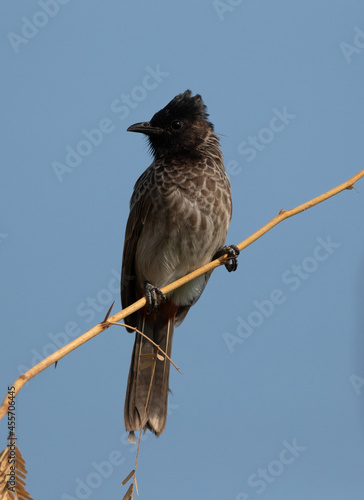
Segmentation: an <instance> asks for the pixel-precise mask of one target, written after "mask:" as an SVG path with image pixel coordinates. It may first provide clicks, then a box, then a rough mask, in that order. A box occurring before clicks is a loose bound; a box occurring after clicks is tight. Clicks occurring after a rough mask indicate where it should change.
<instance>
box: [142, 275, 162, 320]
mask: <svg viewBox="0 0 364 500" xmlns="http://www.w3.org/2000/svg"><path fill="white" fill-rule="evenodd" d="M144 290H145V299H146V301H147V305H148V313H151V312H152V311H154V310H155V309H157V307H158V306H159V304H160V303H161V302H162V301H163V300H166V296H165V295H164V293H163V292H161V290H160V289H159V288H157V287H156V286H153V285H152V284H151V283H148V281H146V282H145V283H144Z"/></svg>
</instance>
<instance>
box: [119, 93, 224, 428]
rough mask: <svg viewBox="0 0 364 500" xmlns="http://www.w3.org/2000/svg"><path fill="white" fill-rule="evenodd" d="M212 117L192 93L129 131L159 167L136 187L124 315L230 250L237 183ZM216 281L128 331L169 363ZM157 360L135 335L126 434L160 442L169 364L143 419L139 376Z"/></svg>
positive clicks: (174, 298) (169, 302)
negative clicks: (189, 317) (144, 432)
mask: <svg viewBox="0 0 364 500" xmlns="http://www.w3.org/2000/svg"><path fill="white" fill-rule="evenodd" d="M207 117H208V115H207V112H206V108H205V106H204V104H203V102H202V99H201V97H200V96H198V95H197V96H192V95H191V92H190V91H186V92H184V93H183V94H180V95H178V96H176V97H175V98H174V99H173V100H172V101H171V102H170V103H169V104H168V105H167V106H166V107H165V108H163V109H162V110H161V111H159V112H158V113H156V114H155V115H154V117H153V118H152V120H151V121H150V122H149V123H140V124H136V125H135V126H132V127H130V130H132V131H137V132H143V133H145V134H147V135H148V139H149V143H150V148H151V151H152V153H153V156H154V161H153V163H152V164H151V165H150V167H149V168H147V170H146V171H145V172H144V173H143V174H142V175H141V176H140V177H139V179H138V181H137V182H136V184H135V187H134V192H133V195H132V198H131V202H130V215H129V219H128V222H127V227H126V234H125V244H124V253H123V266H122V278H121V297H122V305H123V307H127V306H128V305H130V304H131V303H133V302H134V301H136V300H137V299H139V298H140V297H141V296H143V295H144V285H145V282H148V283H150V284H152V285H153V286H155V287H157V288H162V287H164V286H165V285H167V284H169V283H172V282H173V281H175V280H176V279H178V278H180V277H182V276H184V275H185V274H187V273H189V272H191V271H193V270H195V269H196V268H198V267H200V266H202V265H204V264H207V263H208V262H210V261H211V260H212V258H213V256H214V255H215V254H216V252H217V251H218V250H219V249H220V248H221V247H222V246H223V245H224V242H225V238H226V234H227V230H228V227H229V223H230V220H231V213H232V204H231V195H230V183H229V180H228V177H227V175H226V173H225V168H224V164H223V158H222V154H221V151H220V147H219V141H218V138H217V136H216V134H215V133H214V129H213V125H212V124H211V123H210V122H209V121H207ZM177 122H178V123H177ZM179 125H180V126H179ZM176 127H178V128H176ZM209 277H210V274H206V275H204V276H202V277H200V278H197V279H195V280H193V281H192V282H190V283H188V284H186V285H184V286H183V287H181V288H179V289H177V290H175V291H174V292H171V293H170V294H169V295H168V296H167V299H166V301H164V302H163V303H162V304H161V305H160V306H159V308H158V309H157V310H155V311H153V312H152V313H150V314H147V311H146V309H144V310H141V311H138V312H136V313H134V314H133V315H131V316H129V317H128V318H126V323H127V324H129V325H131V326H135V327H137V328H138V329H140V330H142V331H143V333H145V334H146V335H148V336H149V337H150V338H152V340H154V342H156V343H158V344H160V347H161V348H162V349H163V350H165V351H166V352H167V354H168V355H169V356H170V354H171V347H172V338H173V329H174V326H175V324H178V323H180V322H181V321H182V320H183V319H184V317H185V316H186V314H187V312H188V310H189V308H190V307H191V305H193V304H194V303H195V302H196V301H197V300H198V298H199V297H200V295H201V293H202V291H203V289H204V288H205V286H206V283H207V281H208V279H209ZM150 352H155V348H154V347H153V346H152V345H151V343H150V342H148V341H146V340H145V339H142V337H141V336H140V335H139V334H136V340H135V345H134V350H133V355H132V362H131V367H130V372H129V379H128V388H127V394H126V400H125V414H124V416H125V426H126V429H127V430H129V431H135V430H139V429H141V428H144V427H146V428H149V429H150V430H152V431H153V432H154V433H155V434H156V435H159V434H161V433H162V432H163V430H164V428H165V424H166V415H167V399H168V377H169V362H168V361H167V360H165V361H157V365H156V370H155V374H154V380H153V384H152V389H151V395H150V400H149V403H148V406H147V410H146V412H144V409H145V405H146V400H147V394H148V389H149V384H150V379H151V374H152V368H147V369H145V370H142V371H140V354H141V353H144V354H145V353H150ZM144 413H145V415H144Z"/></svg>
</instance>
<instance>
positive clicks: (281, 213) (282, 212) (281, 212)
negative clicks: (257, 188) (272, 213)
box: [278, 208, 287, 215]
mask: <svg viewBox="0 0 364 500" xmlns="http://www.w3.org/2000/svg"><path fill="white" fill-rule="evenodd" d="M286 212H287V210H285V209H284V208H281V210H280V212H279V214H278V215H283V214H285V213H286Z"/></svg>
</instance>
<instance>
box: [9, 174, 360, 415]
mask: <svg viewBox="0 0 364 500" xmlns="http://www.w3.org/2000/svg"><path fill="white" fill-rule="evenodd" d="M362 177H364V170H361V171H360V172H358V173H357V174H356V175H354V176H353V177H352V178H351V179H349V180H348V181H346V182H344V183H343V184H340V185H339V186H337V187H335V188H334V189H331V190H330V191H327V192H326V193H324V194H322V195H320V196H317V198H314V199H313V200H310V201H308V202H306V203H303V204H302V205H299V206H298V207H296V208H293V209H291V210H287V211H285V210H283V209H282V210H281V211H280V212H279V214H278V215H277V216H276V217H274V219H272V220H271V221H270V222H268V224H266V225H265V226H263V227H262V228H261V229H259V230H258V231H256V232H255V233H254V234H252V235H251V236H249V238H247V239H246V240H244V241H242V242H241V243H239V245H237V247H238V248H239V250H243V249H244V248H246V247H247V246H249V245H251V244H252V243H253V242H254V241H256V240H257V239H259V238H260V237H261V236H263V235H264V234H265V233H267V232H268V231H269V230H270V229H272V228H273V227H274V226H276V225H277V224H279V223H280V222H282V221H283V220H285V219H288V218H289V217H292V216H293V215H296V214H298V213H300V212H303V211H305V210H307V209H309V208H311V207H313V206H315V205H318V204H319V203H321V202H323V201H325V200H327V199H329V198H331V197H332V196H335V195H336V194H338V193H340V192H341V191H344V190H345V189H353V187H354V184H355V182H357V181H358V180H359V179H361V178H362ZM226 258H227V256H222V257H219V258H218V259H216V260H214V261H212V262H210V263H209V264H206V265H205V266H203V267H200V268H199V269H197V270H196V271H194V272H192V273H190V274H188V275H187V276H184V277H183V278H180V279H179V280H177V281H175V282H174V283H171V284H170V285H167V286H165V287H164V288H162V290H161V291H162V292H163V293H164V294H167V293H169V292H171V291H172V290H175V289H176V288H179V287H180V286H182V285H184V284H185V283H188V282H189V281H192V280H193V279H194V278H197V277H198V276H201V275H202V274H205V273H206V272H208V271H212V270H213V269H215V268H216V267H218V266H221V265H222V264H224V263H225V262H226ZM145 305H146V300H145V298H144V297H143V298H142V299H140V300H138V301H137V302H134V304H132V305H131V306H129V307H127V308H125V309H123V310H122V311H120V312H118V313H116V314H114V315H113V316H112V317H111V318H110V319H108V315H107V317H106V318H105V321H103V322H102V323H100V324H98V325H96V326H94V327H93V328H91V330H89V331H88V332H86V333H84V334H83V335H81V336H80V337H78V338H77V339H75V340H73V341H72V342H70V343H69V344H67V345H65V346H64V347H62V348H61V349H59V350H58V351H56V352H54V353H53V354H51V355H50V356H48V357H47V358H45V359H43V360H42V361H41V362H40V363H38V364H37V365H35V366H33V367H32V368H30V370H28V371H27V372H25V373H23V375H20V377H18V378H17V380H16V381H15V382H14V384H13V386H14V387H15V395H17V394H18V392H19V391H20V389H21V388H22V387H23V386H24V385H25V384H26V383H27V382H29V380H31V379H32V378H33V377H35V376H36V375H38V373H40V372H42V371H43V370H45V369H46V368H48V366H50V365H52V364H53V363H56V362H57V361H58V360H60V359H61V358H63V357H64V356H66V355H67V354H69V353H70V352H72V351H73V350H74V349H77V347H80V346H81V345H82V344H84V343H85V342H88V341H89V340H90V339H92V338H93V337H95V336H96V335H98V334H99V333H101V332H103V331H104V330H106V329H107V328H109V327H110V326H111V325H112V324H114V323H116V322H118V321H120V320H122V319H123V318H125V317H127V316H129V315H130V314H132V313H134V312H135V311H138V310H139V309H141V308H142V307H144V306H145ZM6 413H7V397H5V399H4V402H3V403H2V406H1V408H0V419H1V418H2V417H3V416H4V415H5V414H6Z"/></svg>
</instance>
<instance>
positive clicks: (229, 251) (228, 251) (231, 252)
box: [213, 245, 240, 273]
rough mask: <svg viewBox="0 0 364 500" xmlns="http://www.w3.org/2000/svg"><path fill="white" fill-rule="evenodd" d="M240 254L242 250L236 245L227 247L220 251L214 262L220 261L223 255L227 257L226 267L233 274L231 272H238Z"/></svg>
mask: <svg viewBox="0 0 364 500" xmlns="http://www.w3.org/2000/svg"><path fill="white" fill-rule="evenodd" d="M239 254H240V250H239V248H238V247H237V246H236V245H225V246H223V247H222V248H220V250H218V251H217V252H216V253H215V255H214V257H213V260H215V259H218V258H219V257H221V256H222V255H227V258H226V262H225V267H226V269H227V270H228V271H229V273H231V271H236V270H237V268H238V259H237V257H238V255H239Z"/></svg>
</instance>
